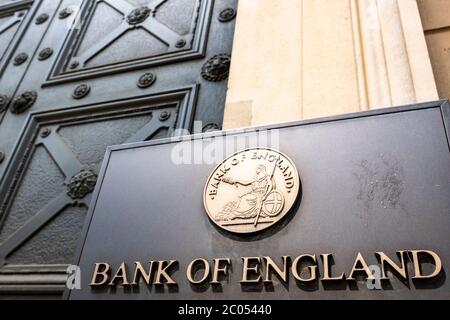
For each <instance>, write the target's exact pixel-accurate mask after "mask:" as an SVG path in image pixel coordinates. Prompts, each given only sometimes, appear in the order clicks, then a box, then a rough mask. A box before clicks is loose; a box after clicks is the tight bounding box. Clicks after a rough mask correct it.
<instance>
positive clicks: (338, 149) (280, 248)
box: [66, 101, 450, 299]
mask: <svg viewBox="0 0 450 320" xmlns="http://www.w3.org/2000/svg"><path fill="white" fill-rule="evenodd" d="M449 113H450V109H449V104H448V103H447V102H444V101H438V102H434V103H426V104H420V105H415V106H405V107H399V108H390V109H383V110H376V111H370V112H363V113H357V114H350V115H344V116H339V117H331V118H324V119H319V120H309V121H301V122H296V123H289V124H284V125H280V126H271V127H261V128H257V129H246V130H237V131H229V132H224V133H215V134H204V135H197V136H191V137H188V138H179V139H167V140H160V141H157V142H148V143H137V144H130V145H124V146H117V147H112V148H109V150H108V152H107V155H106V157H105V161H104V163H103V168H102V170H101V172H100V174H99V177H98V179H99V182H98V183H97V186H96V191H95V192H94V196H93V202H92V205H91V209H90V213H89V217H88V219H89V223H88V225H87V226H86V228H85V230H84V236H83V241H82V243H80V246H79V250H78V256H77V259H76V262H75V264H76V265H78V266H79V267H80V270H81V289H76V290H71V291H69V290H67V291H66V297H67V298H70V299H305V298H307V299H324V298H331V299H341V298H351V299H384V298H405V299H424V298H425V299H426V298H438V299H439V298H446V299H448V298H450V290H449V289H450V286H449V284H448V281H447V280H446V271H447V270H448V268H449V266H450V236H449V234H450V215H449V213H450V152H449V140H448V136H449V131H448V130H449V129H448V128H449ZM264 152H265V153H264ZM249 159H252V160H251V161H250V160H249ZM283 163H284V164H283ZM294 170H295V171H294ZM289 172H291V173H289ZM283 174H284V175H283ZM289 174H290V175H291V176H292V175H293V174H295V175H296V174H298V176H295V175H294V176H293V179H292V180H293V181H296V182H298V183H300V182H301V185H300V184H297V185H295V188H294V187H293V186H294V184H293V182H289V181H290V180H291V179H289ZM291 184H292V185H291ZM205 185H206V187H205ZM291 191H292V193H291ZM294 193H295V194H294ZM291 194H292V195H291ZM217 199H219V200H218V201H219V202H214V201H216V200H217ZM294 200H295V201H294ZM289 201H292V203H291V202H289ZM288 202H289V203H288ZM285 206H288V207H289V208H287V207H285ZM274 217H275V218H274ZM265 222H267V226H264V227H261V226H262V225H264V223H265ZM230 226H232V227H230Z"/></svg>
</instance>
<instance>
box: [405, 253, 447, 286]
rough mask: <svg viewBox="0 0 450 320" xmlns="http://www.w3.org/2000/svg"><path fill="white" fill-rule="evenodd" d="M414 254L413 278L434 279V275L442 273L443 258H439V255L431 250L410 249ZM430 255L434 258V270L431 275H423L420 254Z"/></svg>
mask: <svg viewBox="0 0 450 320" xmlns="http://www.w3.org/2000/svg"><path fill="white" fill-rule="evenodd" d="M410 252H411V254H412V260H413V264H414V273H415V274H414V277H412V278H413V279H416V280H420V279H421V280H423V279H432V278H434V277H436V276H437V275H438V274H439V273H441V271H442V262H441V258H439V256H438V255H437V254H436V253H435V252H433V251H430V250H411V251H410ZM425 255H428V256H430V257H431V258H433V264H434V271H433V272H432V273H431V274H429V275H423V274H422V269H421V263H420V256H422V257H423V256H425Z"/></svg>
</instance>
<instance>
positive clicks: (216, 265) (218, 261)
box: [211, 258, 231, 284]
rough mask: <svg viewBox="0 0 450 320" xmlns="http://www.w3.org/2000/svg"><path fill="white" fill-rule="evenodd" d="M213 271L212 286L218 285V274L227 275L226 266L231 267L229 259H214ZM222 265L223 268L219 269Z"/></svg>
mask: <svg viewBox="0 0 450 320" xmlns="http://www.w3.org/2000/svg"><path fill="white" fill-rule="evenodd" d="M213 261H214V270H213V278H212V281H211V283H212V284H217V283H220V282H219V273H222V274H223V275H225V276H226V275H227V273H228V266H230V265H231V260H230V258H219V259H214V260H213ZM221 263H222V264H224V266H223V267H222V268H220V264H221Z"/></svg>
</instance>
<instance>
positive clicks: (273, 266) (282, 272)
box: [263, 256, 289, 283]
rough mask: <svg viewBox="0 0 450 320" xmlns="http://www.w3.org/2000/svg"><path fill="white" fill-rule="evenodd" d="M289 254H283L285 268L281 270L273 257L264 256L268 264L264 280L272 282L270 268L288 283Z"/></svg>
mask: <svg viewBox="0 0 450 320" xmlns="http://www.w3.org/2000/svg"><path fill="white" fill-rule="evenodd" d="M288 258H289V257H288V256H283V270H281V269H280V268H279V267H278V266H277V264H276V263H275V262H274V261H273V260H272V258H271V257H263V259H264V260H265V265H266V268H265V269H266V270H265V271H266V272H265V277H264V280H263V281H264V282H272V279H271V278H270V279H269V273H270V270H273V271H275V272H276V273H277V274H278V276H279V277H280V278H281V279H282V280H283V282H284V283H286V281H287V272H286V271H287V260H288Z"/></svg>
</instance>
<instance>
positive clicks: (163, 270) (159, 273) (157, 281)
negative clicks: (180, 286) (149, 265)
mask: <svg viewBox="0 0 450 320" xmlns="http://www.w3.org/2000/svg"><path fill="white" fill-rule="evenodd" d="M166 262H167V265H166V266H165V267H164V268H163V265H164V264H165V263H166ZM176 263H178V261H177V260H169V261H158V271H157V272H156V277H155V282H153V284H163V282H162V281H161V280H162V278H164V279H165V280H166V281H165V283H166V284H176V282H175V281H173V280H172V278H171V277H170V276H169V275H168V274H167V272H166V271H168V270H169V269H171V268H172V267H174V266H175V264H176Z"/></svg>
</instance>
